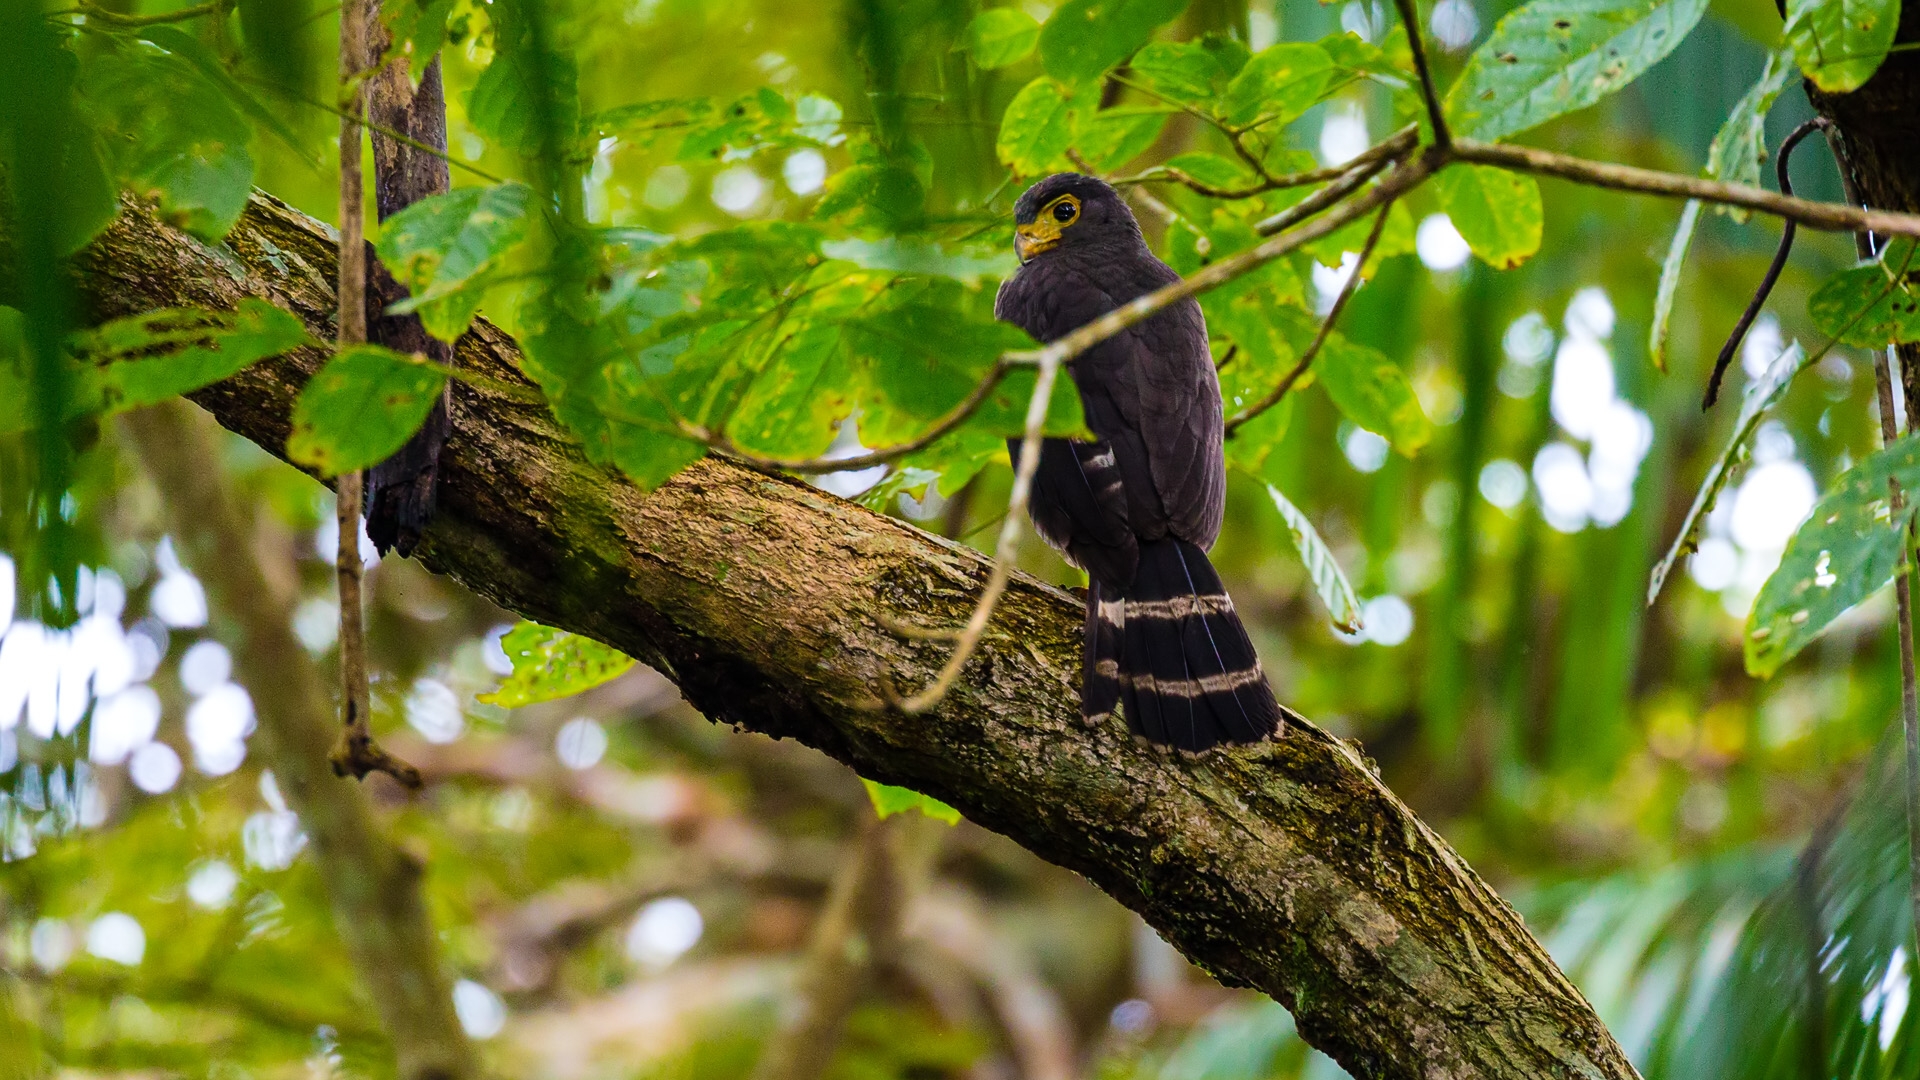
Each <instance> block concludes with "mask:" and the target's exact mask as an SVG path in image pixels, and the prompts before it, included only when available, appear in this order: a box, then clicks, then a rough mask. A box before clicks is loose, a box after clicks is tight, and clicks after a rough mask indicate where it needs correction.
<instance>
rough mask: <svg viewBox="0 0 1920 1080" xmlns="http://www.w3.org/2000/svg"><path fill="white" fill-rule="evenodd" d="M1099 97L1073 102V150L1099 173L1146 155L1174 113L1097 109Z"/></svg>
mask: <svg viewBox="0 0 1920 1080" xmlns="http://www.w3.org/2000/svg"><path fill="white" fill-rule="evenodd" d="M1098 96H1099V95H1098V94H1090V95H1087V98H1090V99H1092V100H1091V101H1089V100H1087V99H1076V100H1075V102H1074V110H1073V113H1074V126H1073V148H1074V150H1076V151H1077V152H1078V153H1079V154H1080V157H1081V158H1082V159H1084V160H1085V161H1086V163H1087V165H1088V167H1089V168H1091V169H1093V170H1094V171H1096V172H1103V171H1106V170H1108V169H1117V168H1119V167H1120V166H1122V165H1125V164H1126V163H1127V162H1129V161H1132V160H1133V159H1134V158H1137V157H1139V156H1140V155H1141V154H1144V153H1146V152H1147V150H1148V149H1149V148H1151V147H1152V146H1153V144H1154V142H1155V141H1156V140H1158V139H1159V138H1160V133H1161V132H1162V131H1163V130H1165V129H1166V126H1167V120H1168V118H1169V117H1171V116H1172V115H1173V114H1172V112H1170V111H1169V110H1167V109H1163V108H1152V107H1137V106H1126V105H1123V106H1120V107H1118V108H1112V109H1095V108H1093V107H1092V106H1093V104H1095V103H1097V100H1098Z"/></svg>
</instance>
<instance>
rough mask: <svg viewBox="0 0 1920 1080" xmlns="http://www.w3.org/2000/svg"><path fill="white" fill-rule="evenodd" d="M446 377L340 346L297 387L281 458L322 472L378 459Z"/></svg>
mask: <svg viewBox="0 0 1920 1080" xmlns="http://www.w3.org/2000/svg"><path fill="white" fill-rule="evenodd" d="M446 382H447V375H446V373H445V372H444V371H441V370H440V369H438V368H435V367H431V366H429V365H427V364H423V363H420V362H418V361H415V360H414V359H413V358H411V357H407V356H402V355H400V354H399V353H396V352H394V351H393V350H391V349H383V348H381V347H379V346H377V345H356V346H354V347H352V348H350V349H345V350H342V351H341V352H340V353H339V354H338V355H336V356H335V357H334V358H333V359H332V360H330V361H328V362H327V366H325V367H323V368H321V369H320V370H319V371H318V372H315V373H314V376H313V378H311V379H308V380H307V385H306V386H305V387H304V388H302V389H301V391H300V399H299V401H297V402H295V403H294V406H293V431H292V433H291V434H290V435H288V436H287V456H288V457H289V458H292V459H293V460H294V461H296V462H299V463H300V464H302V465H311V466H313V468H314V469H316V470H318V471H319V472H320V473H321V474H322V475H324V476H335V475H338V474H340V473H343V472H349V471H351V470H354V469H364V468H366V467H367V466H369V465H375V464H378V463H379V462H381V461H384V460H386V459H387V458H388V457H390V456H391V455H392V454H393V452H394V451H396V450H398V449H400V446H401V444H403V443H405V442H406V441H407V439H408V438H409V437H411V436H412V435H413V433H414V432H415V431H417V430H419V428H420V424H421V422H422V421H424V420H425V419H426V418H427V411H428V410H429V409H431V408H433V403H434V401H435V399H437V398H438V397H439V396H440V390H441V388H442V387H443V386H445V385H446Z"/></svg>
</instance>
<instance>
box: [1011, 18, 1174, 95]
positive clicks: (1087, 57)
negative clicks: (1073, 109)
mask: <svg viewBox="0 0 1920 1080" xmlns="http://www.w3.org/2000/svg"><path fill="white" fill-rule="evenodd" d="M1186 7H1187V0H1066V3H1064V4H1061V5H1060V6H1059V7H1057V8H1055V9H1054V10H1053V14H1052V15H1050V16H1048V17H1047V22H1046V25H1045V26H1043V27H1041V28H1040V61H1041V63H1043V64H1044V65H1046V69H1047V74H1048V75H1051V76H1053V77H1054V78H1056V79H1059V80H1060V81H1062V82H1068V83H1073V82H1079V81H1081V80H1083V79H1091V78H1093V77H1094V76H1096V75H1099V74H1100V73H1102V72H1104V71H1106V70H1107V69H1108V68H1110V67H1112V66H1113V65H1115V64H1117V63H1119V62H1120V61H1122V60H1125V59H1126V58H1127V57H1129V56H1131V55H1133V53H1134V51H1135V50H1137V49H1139V48H1140V47H1141V46H1142V45H1145V44H1146V43H1147V39H1148V38H1150V37H1152V36H1153V32H1154V31H1155V30H1157V29H1159V28H1160V27H1161V26H1164V25H1165V24H1167V23H1169V22H1172V21H1173V19H1174V17H1175V16H1177V15H1179V14H1180V13H1181V12H1182V11H1184V10H1186Z"/></svg>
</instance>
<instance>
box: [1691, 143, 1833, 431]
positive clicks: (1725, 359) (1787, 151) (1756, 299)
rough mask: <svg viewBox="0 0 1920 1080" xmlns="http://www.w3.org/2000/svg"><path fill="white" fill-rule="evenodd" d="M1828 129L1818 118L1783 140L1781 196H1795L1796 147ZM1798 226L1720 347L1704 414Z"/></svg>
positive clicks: (1786, 232)
mask: <svg viewBox="0 0 1920 1080" xmlns="http://www.w3.org/2000/svg"><path fill="white" fill-rule="evenodd" d="M1828 126H1830V125H1829V124H1828V122H1827V120H1826V118H1825V117H1820V116H1816V117H1814V118H1813V119H1811V120H1808V121H1807V122H1806V123H1804V124H1801V125H1800V126H1799V127H1797V128H1794V129H1793V131H1792V133H1790V134H1789V135H1788V136H1787V137H1786V138H1785V139H1782V140H1781V141H1780V154H1779V157H1778V158H1777V159H1776V161H1775V166H1774V167H1775V175H1776V176H1778V178H1779V181H1780V194H1782V195H1792V194H1793V178H1792V177H1791V176H1789V175H1788V174H1787V163H1788V162H1789V161H1791V160H1793V148H1794V147H1796V146H1799V145H1800V140H1801V139H1804V138H1806V137H1807V136H1808V135H1811V134H1813V133H1814V132H1815V131H1818V130H1820V129H1822V128H1826V127H1828ZM1798 227H1799V226H1798V225H1797V224H1796V223H1795V222H1794V220H1793V219H1792V218H1788V219H1787V222H1786V225H1785V227H1784V228H1782V229H1781V231H1780V246H1779V247H1777V248H1775V249H1774V252H1773V262H1772V263H1771V264H1770V265H1768V267H1767V273H1766V276H1765V277H1762V278H1761V279H1760V287H1759V288H1757V289H1755V290H1753V299H1752V300H1749V301H1747V310H1745V311H1743V312H1741V313H1740V320H1739V321H1738V322H1736V323H1734V324H1733V333H1731V334H1728V335H1727V343H1726V344H1725V345H1722V346H1721V347H1720V355H1719V356H1718V357H1715V358H1714V361H1713V374H1712V375H1711V376H1709V377H1708V378H1707V396H1706V399H1705V400H1704V401H1702V402H1701V404H1700V411H1701V412H1705V411H1707V410H1708V409H1711V408H1713V402H1714V399H1715V398H1717V397H1719V396H1720V380H1721V379H1722V378H1724V377H1725V376H1726V373H1727V365H1728V364H1730V363H1732V362H1733V354H1734V353H1735V352H1737V351H1738V350H1739V348H1740V342H1741V341H1743V340H1745V339H1746V336H1747V330H1748V328H1749V327H1751V326H1752V325H1753V320H1754V319H1755V318H1758V317H1759V315H1760V309H1761V308H1763V307H1765V306H1766V304H1767V297H1768V295H1770V294H1771V293H1772V292H1773V285H1774V282H1777V281H1779V280H1780V271H1782V270H1785V269H1786V267H1787V256H1788V255H1790V254H1792V253H1793V234H1794V231H1795V230H1796V229H1797V228H1798Z"/></svg>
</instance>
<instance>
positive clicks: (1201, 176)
mask: <svg viewBox="0 0 1920 1080" xmlns="http://www.w3.org/2000/svg"><path fill="white" fill-rule="evenodd" d="M1166 168H1168V169H1178V170H1179V171H1180V172H1183V173H1185V174H1187V175H1188V176H1190V177H1192V178H1193V179H1194V180H1196V181H1198V182H1199V183H1201V184H1204V185H1206V186H1207V187H1211V188H1218V189H1221V190H1224V191H1245V190H1248V189H1250V188H1253V187H1254V185H1255V184H1256V183H1258V180H1257V178H1256V177H1255V176H1254V175H1253V172H1252V170H1250V169H1248V168H1247V167H1246V165H1244V164H1242V163H1241V162H1239V161H1235V160H1233V159H1231V158H1227V157H1222V156H1221V155H1219V154H1209V153H1207V152H1206V151H1204V150H1190V151H1188V152H1187V153H1184V154H1179V155H1176V156H1174V157H1173V158H1171V159H1169V160H1168V161H1167V163H1166Z"/></svg>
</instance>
